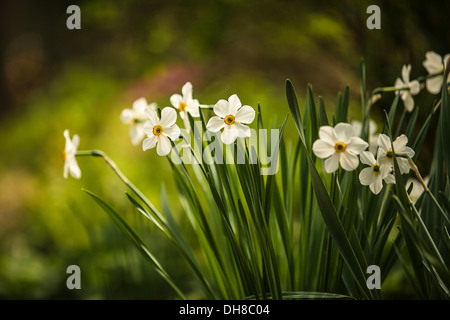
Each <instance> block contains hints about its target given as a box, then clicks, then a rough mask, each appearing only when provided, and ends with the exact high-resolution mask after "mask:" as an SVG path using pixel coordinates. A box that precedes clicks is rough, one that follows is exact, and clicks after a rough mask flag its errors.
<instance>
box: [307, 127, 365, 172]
mask: <svg viewBox="0 0 450 320" xmlns="http://www.w3.org/2000/svg"><path fill="white" fill-rule="evenodd" d="M368 146H369V144H368V143H367V142H365V141H364V140H362V139H361V138H359V137H356V136H355V134H354V130H353V127H352V126H351V125H350V124H348V123H338V124H337V125H336V126H335V127H334V128H333V127H330V126H322V127H320V129H319V139H317V140H316V141H315V142H314V143H313V146H312V148H313V152H314V154H315V155H316V156H317V157H319V158H322V159H326V160H325V162H324V168H325V171H326V172H328V173H331V172H335V171H337V170H338V169H339V165H341V167H342V168H343V169H344V170H346V171H352V170H355V169H356V167H358V164H359V160H358V155H359V154H360V153H361V152H362V151H363V150H365V149H366V148H367V147H368Z"/></svg>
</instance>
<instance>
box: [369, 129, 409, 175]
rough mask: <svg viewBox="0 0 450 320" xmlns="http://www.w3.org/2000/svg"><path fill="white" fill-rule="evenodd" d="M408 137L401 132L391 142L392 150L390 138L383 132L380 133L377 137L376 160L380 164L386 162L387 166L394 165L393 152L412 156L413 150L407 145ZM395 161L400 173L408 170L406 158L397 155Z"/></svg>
mask: <svg viewBox="0 0 450 320" xmlns="http://www.w3.org/2000/svg"><path fill="white" fill-rule="evenodd" d="M407 143H408V138H407V137H406V136H405V135H404V134H402V135H401V136H399V137H398V138H397V139H395V141H394V142H393V143H392V145H393V146H394V151H393V150H392V145H391V139H390V138H389V137H388V136H387V135H385V134H384V133H382V134H380V135H379V137H378V146H379V149H378V161H379V162H380V164H388V165H389V168H393V167H394V152H395V154H396V155H404V156H407V157H409V158H412V157H414V154H415V152H414V150H413V149H411V148H410V147H407V146H406V144H407ZM397 163H398V166H399V168H400V173H401V174H404V173H408V172H409V163H408V159H405V158H402V157H397Z"/></svg>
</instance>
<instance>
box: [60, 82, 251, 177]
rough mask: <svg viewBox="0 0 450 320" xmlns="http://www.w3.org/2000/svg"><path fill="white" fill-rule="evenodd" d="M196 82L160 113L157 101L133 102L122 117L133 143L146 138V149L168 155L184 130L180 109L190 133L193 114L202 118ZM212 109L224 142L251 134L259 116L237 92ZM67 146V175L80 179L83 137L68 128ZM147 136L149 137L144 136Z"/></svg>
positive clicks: (212, 126) (213, 125) (214, 125)
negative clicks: (79, 155)
mask: <svg viewBox="0 0 450 320" xmlns="http://www.w3.org/2000/svg"><path fill="white" fill-rule="evenodd" d="M192 91H193V90H192V84H191V83H190V82H187V83H186V84H184V85H183V87H182V89H181V94H178V93H176V94H173V95H172V96H171V97H170V99H169V100H170V103H171V104H172V107H165V108H163V109H162V110H161V115H160V117H159V116H158V112H157V110H158V108H157V104H156V103H154V102H153V103H150V104H149V103H148V102H147V100H146V99H145V98H139V99H137V100H135V101H134V102H133V104H132V108H126V109H124V110H122V112H121V114H120V120H121V121H122V122H123V123H124V124H127V125H129V126H130V131H129V135H130V138H131V143H132V144H133V145H138V144H139V143H141V141H142V140H143V141H142V149H143V150H144V151H146V150H148V149H152V148H155V147H156V153H157V154H158V155H160V156H166V155H168V154H169V153H170V151H171V150H172V142H171V141H175V140H177V139H179V138H180V136H181V129H180V128H179V127H178V125H177V124H176V121H177V112H176V110H178V112H179V114H180V117H181V119H182V120H183V122H184V127H185V129H186V131H187V132H188V133H189V132H190V130H191V128H190V124H189V116H188V114H189V115H190V116H191V117H193V118H198V117H199V116H200V103H199V101H198V100H197V99H194V98H193V94H192ZM206 107H207V108H212V109H213V111H214V113H215V114H216V115H215V116H213V117H212V118H211V119H209V121H208V124H207V126H206V128H207V130H209V131H211V132H218V131H220V130H223V131H222V134H221V140H222V142H223V143H224V144H232V143H234V141H235V140H236V139H237V138H247V137H250V135H251V132H250V128H249V127H248V126H246V124H250V123H252V122H253V120H254V119H255V110H254V109H253V108H252V107H250V106H247V105H242V103H241V101H240V99H239V97H238V96H237V95H236V94H233V95H231V96H230V97H229V98H228V100H223V99H221V100H219V101H218V102H217V103H216V104H215V105H214V106H206ZM64 137H65V138H66V147H65V149H64V151H63V158H64V177H65V178H67V177H68V174H69V173H70V174H71V175H72V176H73V177H75V178H77V179H79V178H80V177H81V171H80V168H79V166H78V164H77V161H76V159H75V156H76V153H77V148H78V145H79V141H80V140H79V137H78V135H75V136H74V137H73V140H71V139H70V137H69V132H68V130H66V131H64ZM144 138H145V139H144Z"/></svg>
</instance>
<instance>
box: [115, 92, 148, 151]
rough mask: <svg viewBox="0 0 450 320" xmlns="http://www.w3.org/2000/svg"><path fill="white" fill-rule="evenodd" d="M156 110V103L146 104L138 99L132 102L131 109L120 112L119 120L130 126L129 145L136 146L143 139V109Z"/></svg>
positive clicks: (144, 100)
mask: <svg viewBox="0 0 450 320" xmlns="http://www.w3.org/2000/svg"><path fill="white" fill-rule="evenodd" d="M147 107H148V108H150V109H153V110H156V103H151V104H148V103H147V100H146V99H145V98H139V99H137V100H135V101H134V102H133V107H132V108H131V109H130V108H126V109H123V110H122V113H121V114H120V120H121V121H122V122H123V123H125V124H128V125H130V138H131V143H132V144H133V145H134V146H137V145H138V144H139V143H140V142H141V141H142V139H143V138H144V137H145V132H144V122H145V121H146V120H147V114H146V113H145V108H147Z"/></svg>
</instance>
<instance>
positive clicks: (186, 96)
mask: <svg viewBox="0 0 450 320" xmlns="http://www.w3.org/2000/svg"><path fill="white" fill-rule="evenodd" d="M181 93H182V94H181V95H180V94H178V93H175V94H173V95H172V96H171V97H170V103H171V104H172V106H173V107H174V108H175V109H178V111H179V112H180V117H181V119H183V121H184V127H185V128H186V130H187V132H190V130H191V126H190V124H189V117H188V115H187V113H190V114H191V116H192V117H193V118H197V117H200V109H199V108H200V103H199V102H198V100H197V99H193V98H192V84H191V83H190V82H186V83H185V84H184V86H183V87H182V88H181Z"/></svg>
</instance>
